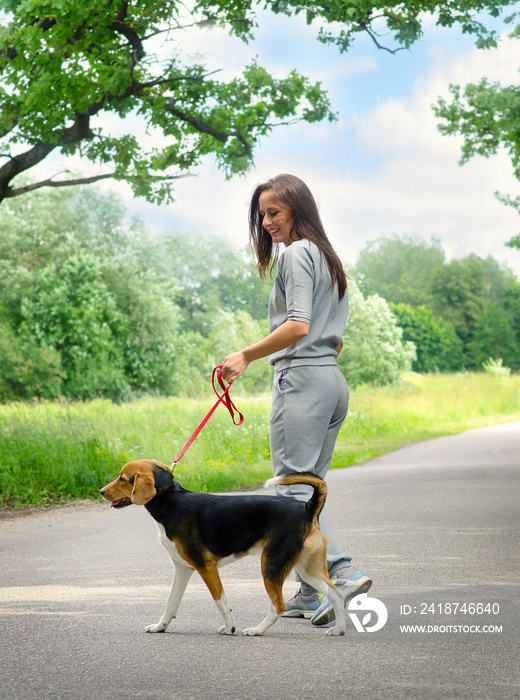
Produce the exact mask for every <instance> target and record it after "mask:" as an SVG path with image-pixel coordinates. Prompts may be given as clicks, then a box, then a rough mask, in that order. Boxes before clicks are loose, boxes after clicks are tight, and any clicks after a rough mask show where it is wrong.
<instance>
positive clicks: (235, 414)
mask: <svg viewBox="0 0 520 700" xmlns="http://www.w3.org/2000/svg"><path fill="white" fill-rule="evenodd" d="M221 369H222V365H218V366H217V367H215V369H214V370H213V374H212V375H211V384H212V385H213V391H214V392H215V394H216V395H217V396H218V400H217V402H216V403H215V405H214V406H213V408H212V409H211V411H209V413H208V414H207V415H206V417H205V418H204V420H203V421H202V422H201V424H200V425H199V427H198V428H197V430H196V431H195V432H194V433H193V435H192V436H191V437H190V439H189V440H188V442H187V443H186V444H185V445H184V447H183V448H182V450H181V452H180V454H179V456H178V457H177V459H176V460H174V461H173V462H172V469H173V468H174V467H175V466H177V464H178V463H179V462H180V459H181V457H182V456H183V455H184V453H185V452H186V450H187V449H188V447H190V445H191V443H192V442H193V441H194V440H195V438H196V437H197V435H198V434H199V433H200V431H201V430H202V428H203V427H204V426H205V425H206V423H207V422H208V421H209V419H210V418H211V416H212V415H213V412H214V411H215V409H216V408H217V406H218V405H219V403H223V404H224V406H225V407H226V408H227V410H228V411H229V415H230V416H231V420H232V421H233V423H234V425H242V423H243V422H244V416H243V415H242V414H241V413H240V411H239V410H238V408H237V407H236V406H235V404H234V403H233V401H231V398H230V396H229V390H230V389H231V384H228V386H227V387H226V386H225V385H224V381H223V380H222V376H221V373H220V370H221ZM215 375H216V376H217V381H218V383H219V385H220V388H221V389H222V394H219V393H218V391H217V387H216V386H215Z"/></svg>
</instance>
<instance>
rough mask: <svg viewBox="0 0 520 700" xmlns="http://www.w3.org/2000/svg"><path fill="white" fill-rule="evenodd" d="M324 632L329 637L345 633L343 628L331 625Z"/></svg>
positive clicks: (340, 635)
mask: <svg viewBox="0 0 520 700" xmlns="http://www.w3.org/2000/svg"><path fill="white" fill-rule="evenodd" d="M325 634H328V635H329V636H331V637H342V636H343V635H344V634H345V630H344V629H341V628H339V629H338V627H337V625H336V627H331V628H330V629H328V630H327V631H326V632H325Z"/></svg>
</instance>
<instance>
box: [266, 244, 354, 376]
mask: <svg viewBox="0 0 520 700" xmlns="http://www.w3.org/2000/svg"><path fill="white" fill-rule="evenodd" d="M330 285H331V277H330V273H329V269H328V266H327V263H326V261H325V260H324V259H322V257H321V255H320V251H319V249H318V247H317V246H316V245H315V244H314V243H311V241H309V240H306V239H302V240H299V241H294V243H291V245H290V246H288V247H286V248H285V250H284V253H283V255H282V256H281V257H280V260H279V262H278V274H277V275H276V279H275V283H274V286H273V289H272V291H271V297H270V299H269V332H270V333H272V332H273V331H274V330H276V329H277V328H278V327H279V326H281V325H282V323H284V322H285V321H287V320H291V321H303V322H304V323H309V324H310V328H309V333H308V334H307V335H306V336H305V337H304V338H302V339H301V340H299V341H298V342H297V343H294V344H293V345H291V346H290V347H288V348H285V350H280V351H279V352H276V353H273V354H272V355H269V358H268V359H269V362H270V363H271V364H272V365H274V366H275V368H276V369H277V370H281V369H287V368H288V367H297V366H301V365H335V364H336V359H335V358H336V348H337V347H338V345H339V344H340V342H341V338H342V336H343V333H344V332H345V325H346V323H347V317H348V294H347V292H345V296H344V297H343V299H342V300H341V301H339V299H338V290H337V286H334V288H333V289H331V288H330Z"/></svg>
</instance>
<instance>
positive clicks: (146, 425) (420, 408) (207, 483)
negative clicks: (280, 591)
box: [0, 373, 520, 506]
mask: <svg viewBox="0 0 520 700" xmlns="http://www.w3.org/2000/svg"><path fill="white" fill-rule="evenodd" d="M233 391H234V389H233ZM447 396H448V397H449V400H446V397H447ZM519 397H520V377H518V376H515V377H513V376H512V377H510V379H509V380H508V381H507V382H504V381H497V379H496V377H495V376H493V375H492V374H490V373H480V374H476V373H472V374H469V373H462V374H458V375H439V374H436V375H428V376H425V377H423V376H420V375H416V374H408V375H405V376H404V377H403V378H402V380H401V381H400V382H399V383H397V384H396V385H394V386H392V387H371V386H368V385H366V384H365V385H364V386H362V387H359V388H358V389H355V390H354V391H352V393H351V400H350V411H349V415H348V416H347V420H346V421H345V423H344V425H343V427H342V429H341V431H340V434H339V437H338V442H337V446H336V450H335V453H334V458H333V463H332V466H333V467H346V466H348V465H350V464H358V463H360V462H363V461H365V460H366V459H369V458H371V457H373V456H376V455H378V454H382V453H384V452H388V451H389V450H393V449H396V448H397V447H401V446H402V445H404V444H407V443H409V442H412V441H417V440H424V439H428V438H433V437H439V436H441V435H451V434H454V433H458V432H462V431H463V430H469V429H470V428H477V427H481V426H485V425H493V424H495V423H501V422H502V423H503V422H506V421H513V420H519V419H520V410H519V406H520V401H519ZM212 402H213V398H212V397H211V396H208V397H207V398H205V399H204V400H198V401H194V400H191V399H182V400H180V399H150V398H147V399H140V400H138V401H133V402H131V403H126V404H123V405H114V404H112V403H111V402H109V401H106V400H99V399H96V400H95V401H88V402H85V403H66V402H63V403H57V402H53V403H50V402H42V403H32V404H20V403H18V404H16V403H14V404H9V405H7V406H0V422H1V424H2V431H0V505H7V504H9V505H11V506H27V505H42V504H47V505H49V504H53V503H57V502H60V501H67V500H73V499H77V498H92V499H97V500H98V501H99V499H100V496H99V489H100V488H101V487H102V486H103V485H104V484H106V483H107V482H108V481H111V480H112V479H114V477H115V476H116V475H117V474H118V473H119V470H120V468H121V467H122V465H123V464H124V463H125V462H127V461H129V460H131V459H143V458H155V459H159V460H161V461H162V462H165V463H166V464H169V463H170V462H171V461H172V460H173V459H174V458H175V457H176V456H177V454H178V453H179V451H180V450H181V448H182V447H183V445H184V444H185V443H186V441H187V439H188V438H189V436H190V435H191V434H192V432H193V430H194V429H195V427H196V426H197V425H198V424H199V422H200V421H201V420H202V418H203V417H204V415H205V414H206V413H207V411H208V409H209V407H210V406H211V405H212ZM237 404H238V407H239V409H240V410H241V411H242V412H243V413H244V416H245V421H244V424H243V425H242V426H241V427H235V426H234V425H232V423H231V421H230V419H229V415H228V414H227V411H226V410H225V409H223V408H221V407H219V408H218V409H217V410H216V411H215V413H214V414H213V416H212V418H211V420H210V421H209V422H208V424H207V426H206V427H205V428H204V430H203V431H202V433H201V434H200V435H199V437H198V438H197V439H196V440H195V442H194V443H193V445H192V446H191V447H190V449H189V450H188V451H187V452H186V454H185V456H184V457H183V458H182V460H181V462H180V463H179V465H178V467H177V469H176V475H177V478H178V479H179V481H180V483H181V484H182V485H183V486H185V487H187V488H189V489H194V490H200V491H232V490H235V489H239V488H243V487H251V486H255V485H258V484H259V483H261V482H262V481H264V480H265V479H267V478H268V477H269V476H271V475H272V467H271V464H270V460H269V438H268V424H269V406H270V399H269V397H264V398H259V397H254V398H250V399H244V398H239V399H238V400H237Z"/></svg>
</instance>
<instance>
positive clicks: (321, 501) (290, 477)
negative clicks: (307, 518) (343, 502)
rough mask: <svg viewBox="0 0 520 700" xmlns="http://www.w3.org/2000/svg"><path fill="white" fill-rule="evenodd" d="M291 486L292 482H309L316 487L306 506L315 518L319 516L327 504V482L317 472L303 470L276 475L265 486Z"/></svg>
mask: <svg viewBox="0 0 520 700" xmlns="http://www.w3.org/2000/svg"><path fill="white" fill-rule="evenodd" d="M278 484H280V485H282V486H291V485H292V484H308V485H309V486H312V488H313V489H314V491H313V494H312V496H311V497H310V498H309V500H308V501H307V503H306V504H305V507H306V508H307V510H308V511H309V512H310V514H311V515H312V517H313V518H318V517H319V514H320V513H321V511H322V509H323V506H324V505H325V499H326V498H327V484H326V483H325V482H324V481H323V479H321V478H320V477H319V476H316V474H309V473H308V472H301V473H300V474H286V475H285V476H275V477H273V478H272V479H268V481H266V482H265V484H264V488H266V489H267V488H269V486H276V485H278Z"/></svg>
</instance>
